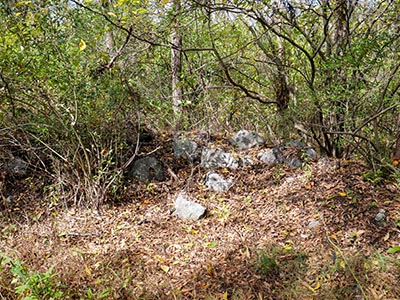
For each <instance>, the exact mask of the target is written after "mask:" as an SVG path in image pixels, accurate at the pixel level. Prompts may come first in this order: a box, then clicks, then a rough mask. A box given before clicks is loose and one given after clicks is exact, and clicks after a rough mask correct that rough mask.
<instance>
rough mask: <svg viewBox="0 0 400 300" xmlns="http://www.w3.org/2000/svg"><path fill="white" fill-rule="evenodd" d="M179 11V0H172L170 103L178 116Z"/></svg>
mask: <svg viewBox="0 0 400 300" xmlns="http://www.w3.org/2000/svg"><path fill="white" fill-rule="evenodd" d="M180 11H181V2H180V0H174V12H175V18H174V21H173V26H172V36H171V43H172V48H171V66H172V101H173V102H172V103H173V109H174V114H175V116H176V117H178V118H179V117H180V115H181V113H182V97H183V88H182V85H181V84H180V76H181V72H182V34H181V32H180V28H179V26H180V23H179V14H180Z"/></svg>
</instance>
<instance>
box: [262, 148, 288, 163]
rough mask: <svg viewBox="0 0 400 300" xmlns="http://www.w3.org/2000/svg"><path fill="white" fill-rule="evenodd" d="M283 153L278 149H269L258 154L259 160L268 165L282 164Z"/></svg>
mask: <svg viewBox="0 0 400 300" xmlns="http://www.w3.org/2000/svg"><path fill="white" fill-rule="evenodd" d="M281 155H282V154H281V153H280V151H279V149H278V148H269V149H266V150H263V151H261V152H260V153H258V155H257V158H258V159H259V160H261V161H262V162H263V163H265V164H267V165H276V164H279V163H281V158H280V157H281Z"/></svg>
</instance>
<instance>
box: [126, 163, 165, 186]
mask: <svg viewBox="0 0 400 300" xmlns="http://www.w3.org/2000/svg"><path fill="white" fill-rule="evenodd" d="M128 176H129V177H136V178H137V179H139V180H140V181H151V180H153V179H154V180H157V181H163V180H165V178H166V171H165V167H164V165H163V164H162V162H160V161H159V160H158V159H156V158H154V157H144V158H141V159H138V160H137V161H135V162H134V163H133V166H132V168H131V170H130V172H129V173H128Z"/></svg>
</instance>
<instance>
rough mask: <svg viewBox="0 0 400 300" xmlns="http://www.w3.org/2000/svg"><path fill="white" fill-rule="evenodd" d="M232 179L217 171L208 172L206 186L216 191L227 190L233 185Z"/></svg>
mask: <svg viewBox="0 0 400 300" xmlns="http://www.w3.org/2000/svg"><path fill="white" fill-rule="evenodd" d="M232 183H233V182H232V179H224V178H223V177H222V176H221V175H219V174H218V173H216V172H213V171H211V172H208V174H207V176H206V182H205V184H206V186H207V187H208V188H209V189H211V190H214V191H218V192H226V191H227V190H228V189H229V188H230V187H231V186H232Z"/></svg>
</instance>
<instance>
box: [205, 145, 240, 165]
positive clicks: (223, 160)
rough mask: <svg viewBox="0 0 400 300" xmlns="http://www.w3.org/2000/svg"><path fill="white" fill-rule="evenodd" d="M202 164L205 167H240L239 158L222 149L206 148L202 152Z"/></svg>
mask: <svg viewBox="0 0 400 300" xmlns="http://www.w3.org/2000/svg"><path fill="white" fill-rule="evenodd" d="M201 166H202V167H204V168H218V167H222V168H233V169H236V168H238V167H239V159H238V158H235V157H234V156H233V155H232V154H231V153H228V152H224V151H223V150H221V149H207V148H204V149H203V151H202V153H201Z"/></svg>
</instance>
